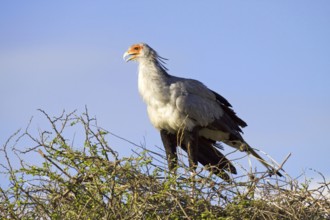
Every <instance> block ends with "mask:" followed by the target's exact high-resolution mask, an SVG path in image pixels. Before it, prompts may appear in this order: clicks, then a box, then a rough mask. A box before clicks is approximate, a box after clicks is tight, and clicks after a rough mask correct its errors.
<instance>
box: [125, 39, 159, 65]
mask: <svg viewBox="0 0 330 220" xmlns="http://www.w3.org/2000/svg"><path fill="white" fill-rule="evenodd" d="M155 54H156V53H155V51H154V50H153V49H152V48H151V47H149V46H148V45H147V44H145V43H139V44H133V45H132V46H130V47H129V48H128V50H127V51H126V52H125V53H124V56H123V58H124V60H125V61H126V62H128V61H131V60H136V61H138V60H139V59H140V58H148V57H154V55H155Z"/></svg>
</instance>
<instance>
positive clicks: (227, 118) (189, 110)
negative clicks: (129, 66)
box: [123, 43, 282, 181]
mask: <svg viewBox="0 0 330 220" xmlns="http://www.w3.org/2000/svg"><path fill="white" fill-rule="evenodd" d="M123 58H124V59H125V60H126V62H128V61H131V60H135V61H137V62H138V63H139V67H138V70H139V74H138V88H139V92H140V94H141V96H142V98H143V100H144V102H145V103H146V104H147V110H148V115H149V118H150V121H151V123H152V124H153V126H154V127H155V128H156V129H158V130H159V131H160V136H161V139H162V142H163V144H164V148H165V152H166V158H167V161H168V167H169V169H170V170H173V169H174V168H175V167H176V165H177V152H176V147H177V146H180V147H181V148H182V149H183V150H185V151H186V152H187V154H188V161H189V166H190V167H191V168H192V169H195V168H196V167H197V164H198V162H200V163H201V164H203V165H204V166H206V167H207V168H208V169H209V170H211V171H212V172H214V173H215V174H217V175H218V176H220V177H221V178H222V179H224V180H226V181H229V180H230V177H229V175H228V174H227V173H226V172H225V171H227V172H229V173H233V174H237V171H236V168H235V167H234V166H233V164H232V163H231V162H230V161H229V160H228V159H227V158H226V157H225V156H224V155H223V154H222V153H221V152H220V151H219V150H218V149H217V148H216V146H217V145H216V144H217V143H216V142H217V141H221V142H223V143H225V144H226V145H229V146H231V147H233V148H236V149H238V150H240V151H244V152H246V153H248V154H251V155H253V156H254V157H255V158H256V159H257V160H259V161H260V162H261V163H262V164H263V165H264V166H265V167H266V168H267V169H268V171H269V173H270V174H274V173H276V174H277V175H278V176H282V174H281V173H280V172H278V171H276V170H275V169H274V167H273V166H271V165H270V164H269V163H267V162H266V161H265V160H264V159H263V158H262V157H261V156H260V155H259V154H257V153H256V152H255V150H254V149H253V148H252V147H250V146H249V145H248V144H247V142H246V141H245V140H244V139H243V137H242V136H241V133H242V130H241V128H244V127H245V126H247V124H246V123H245V122H244V121H243V120H242V119H240V118H239V117H238V116H237V115H236V113H235V112H234V111H233V109H232V106H231V104H230V103H229V102H228V101H227V100H226V99H225V98H224V97H222V96H221V95H219V94H218V93H216V92H214V91H212V90H210V89H208V88H207V87H206V86H205V85H204V84H202V83H201V82H199V81H197V80H193V79H186V78H180V77H176V76H172V75H170V74H169V73H167V68H166V67H165V66H164V64H165V62H164V60H166V59H165V58H163V57H161V56H159V55H158V53H157V52H156V51H155V50H153V49H152V48H151V47H150V46H149V45H147V44H145V43H139V44H134V45H132V46H131V47H130V48H129V49H128V50H127V51H126V52H125V54H124V56H123Z"/></svg>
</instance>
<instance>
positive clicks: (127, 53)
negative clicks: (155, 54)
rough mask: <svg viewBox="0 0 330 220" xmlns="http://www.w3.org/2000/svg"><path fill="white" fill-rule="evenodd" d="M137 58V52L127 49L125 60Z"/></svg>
mask: <svg viewBox="0 0 330 220" xmlns="http://www.w3.org/2000/svg"><path fill="white" fill-rule="evenodd" d="M126 57H127V58H126ZM135 58H136V53H132V52H129V51H126V52H125V53H124V55H123V59H124V60H125V62H128V61H131V60H134V59H135Z"/></svg>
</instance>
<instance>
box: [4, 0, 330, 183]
mask: <svg viewBox="0 0 330 220" xmlns="http://www.w3.org/2000/svg"><path fill="white" fill-rule="evenodd" d="M329 24H330V1H327V0H319V1H307V0H293V1H284V0H280V1H207V3H206V1H203V2H202V1H171V0H169V1H144V0H141V1H52V2H50V1H2V2H1V3H0V100H1V108H0V124H1V126H0V134H1V136H0V143H1V145H3V143H4V142H5V141H6V139H7V138H8V137H9V136H10V135H11V134H12V133H13V132H15V131H16V130H17V129H18V128H24V127H25V126H26V125H27V123H28V121H29V120H30V118H31V116H34V120H33V124H32V126H31V130H32V131H35V132H36V134H37V131H38V129H43V128H45V127H47V126H48V125H47V123H46V120H45V119H44V118H43V117H42V116H41V114H40V113H39V112H38V111H37V110H36V109H38V108H41V109H43V110H45V111H46V112H48V113H49V114H50V115H59V114H60V113H61V112H62V110H63V109H65V110H66V111H68V112H69V111H72V110H75V109H77V110H78V112H83V111H84V107H85V105H87V107H88V109H89V112H90V114H91V115H93V116H94V115H95V116H96V117H97V119H98V121H99V124H100V125H101V126H102V127H104V128H106V129H107V130H110V131H112V132H114V133H116V134H118V135H120V136H122V137H125V138H127V139H129V140H131V141H133V142H135V143H146V144H147V145H148V147H150V148H152V147H153V146H155V145H157V146H161V140H160V137H159V134H158V132H157V131H156V130H155V129H154V128H153V127H152V126H151V124H150V122H149V119H148V117H147V113H146V108H145V105H144V103H143V102H142V100H141V98H140V97H139V94H138V90H137V65H136V64H135V63H128V64H127V63H125V62H124V61H123V60H122V55H123V53H124V52H125V51H126V50H127V48H128V47H129V46H130V45H131V44H133V43H137V42H146V43H148V44H149V45H150V46H151V47H153V48H154V49H156V50H157V51H158V52H159V54H160V55H161V56H163V57H166V58H168V59H169V61H168V64H167V67H168V68H169V70H170V71H169V72H170V73H171V74H173V75H178V76H181V77H187V78H195V79H198V80H200V81H202V82H203V83H204V84H206V85H207V86H208V87H209V88H211V89H213V90H215V91H217V92H218V93H220V94H222V95H223V96H224V97H226V98H227V99H228V100H229V101H230V102H231V104H232V105H233V106H234V110H235V111H236V112H237V113H238V115H239V116H240V117H242V118H243V119H244V120H245V121H246V122H247V123H248V125H249V126H248V127H247V128H245V129H244V137H245V139H246V140H247V141H248V142H249V143H250V145H252V146H255V147H256V148H260V149H262V150H263V151H265V152H267V153H268V154H270V155H271V156H272V157H273V158H275V159H276V160H277V161H278V162H281V161H282V160H283V159H284V158H285V157H286V156H287V155H288V154H289V153H292V156H291V158H290V159H289V161H288V162H287V163H286V165H285V169H286V171H287V172H288V173H289V174H290V175H292V176H293V177H294V176H297V175H299V174H300V173H302V172H303V171H304V170H306V169H309V168H313V169H316V170H318V171H320V172H322V173H323V174H324V175H326V176H328V177H329V176H330V170H329V168H328V166H327V165H326V164H328V163H329V160H328V157H329V155H330V146H329V145H330V144H329V141H328V140H327V139H326V137H327V136H328V135H329V134H330V115H329V113H330V41H329V39H330V26H329ZM109 142H110V143H111V144H112V145H113V146H114V148H115V149H116V150H118V151H119V152H120V153H121V154H122V155H130V154H131V149H132V148H133V147H132V146H130V145H128V144H127V143H125V142H121V141H118V140H112V139H111V140H109ZM245 160H246V159H245Z"/></svg>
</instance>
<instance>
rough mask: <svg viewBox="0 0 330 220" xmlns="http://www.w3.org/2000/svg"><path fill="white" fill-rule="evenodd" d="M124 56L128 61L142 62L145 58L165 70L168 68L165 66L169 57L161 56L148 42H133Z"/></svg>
mask: <svg viewBox="0 0 330 220" xmlns="http://www.w3.org/2000/svg"><path fill="white" fill-rule="evenodd" d="M123 58H124V60H125V61H126V62H128V61H131V60H135V61H138V62H140V61H142V60H143V59H144V60H147V61H151V62H154V63H155V64H156V65H157V66H158V67H160V68H161V69H163V70H164V71H166V70H168V69H167V68H166V67H165V66H164V65H165V64H166V62H165V61H166V60H167V59H166V58H164V57H161V56H159V55H158V54H157V52H156V51H155V50H154V49H152V48H151V47H150V46H149V45H148V44H146V43H139V44H133V45H132V46H130V47H129V48H128V50H127V51H126V52H125V53H124V56H123Z"/></svg>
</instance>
